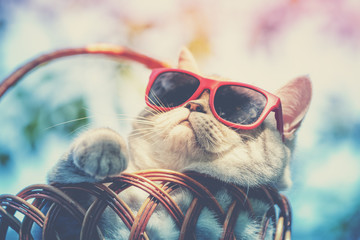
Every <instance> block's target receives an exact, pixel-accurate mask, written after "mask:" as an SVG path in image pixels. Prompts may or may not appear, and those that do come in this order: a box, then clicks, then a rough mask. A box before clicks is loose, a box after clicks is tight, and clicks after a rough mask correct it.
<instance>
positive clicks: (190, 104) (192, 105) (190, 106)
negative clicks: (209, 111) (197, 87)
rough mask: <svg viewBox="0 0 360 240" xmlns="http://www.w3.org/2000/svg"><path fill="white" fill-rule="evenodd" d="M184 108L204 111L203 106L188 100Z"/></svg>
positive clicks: (191, 110) (192, 110)
mask: <svg viewBox="0 0 360 240" xmlns="http://www.w3.org/2000/svg"><path fill="white" fill-rule="evenodd" d="M185 108H187V109H189V110H190V112H203V113H204V112H205V109H204V106H203V105H201V104H200V103H196V102H188V103H187V104H186V105H185Z"/></svg>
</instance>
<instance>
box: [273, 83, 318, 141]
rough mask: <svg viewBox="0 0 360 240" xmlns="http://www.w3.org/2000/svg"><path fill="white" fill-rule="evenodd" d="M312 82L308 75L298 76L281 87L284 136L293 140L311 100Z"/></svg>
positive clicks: (278, 93) (278, 94)
mask: <svg viewBox="0 0 360 240" xmlns="http://www.w3.org/2000/svg"><path fill="white" fill-rule="evenodd" d="M311 89H312V88H311V82H310V79H309V77H308V76H302V77H298V78H296V79H294V80H292V81H290V82H289V83H288V84H286V85H285V86H284V87H282V88H281V89H279V90H278V91H277V93H276V95H277V96H278V97H279V98H280V100H281V104H282V111H283V122H284V137H285V138H286V139H288V140H291V139H292V138H293V137H294V133H295V131H296V130H297V129H298V128H299V126H300V124H301V122H302V120H303V118H304V116H305V114H306V112H307V110H308V108H309V105H310V100H311V92H312V90H311Z"/></svg>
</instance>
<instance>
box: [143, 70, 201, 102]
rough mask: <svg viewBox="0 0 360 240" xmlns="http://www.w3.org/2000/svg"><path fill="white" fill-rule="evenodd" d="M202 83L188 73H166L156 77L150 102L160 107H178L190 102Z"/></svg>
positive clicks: (150, 94)
mask: <svg viewBox="0 0 360 240" xmlns="http://www.w3.org/2000/svg"><path fill="white" fill-rule="evenodd" d="M199 85H200V81H199V80H198V79H197V78H195V77H193V76H191V75H189V74H186V73H181V72H164V73H161V74H159V76H157V77H156V79H155V81H154V83H153V85H152V86H151V89H150V92H149V98H148V100H149V102H150V103H151V104H153V105H155V106H158V107H168V108H169V107H177V106H179V105H181V104H183V103H184V102H186V100H188V99H189V98H190V97H191V96H192V95H193V94H194V93H195V91H196V89H197V88H198V87H199Z"/></svg>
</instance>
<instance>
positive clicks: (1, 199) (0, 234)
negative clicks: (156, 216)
mask: <svg viewBox="0 0 360 240" xmlns="http://www.w3.org/2000/svg"><path fill="white" fill-rule="evenodd" d="M106 182H107V183H109V185H108V184H106V185H105V184H102V183H80V184H68V185H60V184H55V185H51V186H50V185H33V186H29V187H27V188H25V189H24V190H22V191H21V192H19V193H18V194H17V195H16V196H12V195H1V196H0V216H1V222H0V240H4V239H6V234H7V231H8V228H9V227H10V228H12V229H13V230H15V231H16V232H17V233H18V234H19V238H20V239H32V236H31V228H32V225H33V224H34V223H35V224H37V225H38V226H39V227H40V228H42V231H43V239H49V240H50V239H60V238H59V236H58V235H57V234H56V229H55V228H54V222H55V220H56V217H57V214H58V212H59V210H61V209H62V210H65V211H67V212H69V213H70V214H71V215H72V216H73V217H74V218H76V219H77V220H78V221H79V222H80V223H82V227H81V234H80V239H81V240H85V239H103V236H102V234H101V231H100V230H99V229H98V228H97V222H98V221H99V219H100V217H101V215H102V213H103V211H104V210H105V208H106V207H108V206H109V207H110V208H112V209H113V211H115V212H116V214H117V215H118V217H119V218H120V219H121V220H122V221H123V222H124V223H125V225H126V226H127V227H128V228H129V230H130V238H129V239H149V238H148V237H147V234H146V225H147V223H148V221H149V219H150V217H151V214H152V213H153V212H154V211H155V210H156V207H157V205H159V204H161V205H162V206H163V207H164V208H165V209H166V210H167V212H168V213H169V215H171V217H172V218H173V219H174V221H175V223H176V224H177V227H178V228H179V229H180V237H179V239H186V240H188V239H195V236H194V232H195V230H194V229H195V227H196V222H197V219H198V217H199V215H200V213H201V210H202V209H203V208H204V207H208V208H209V209H211V210H212V211H214V212H215V213H216V214H217V216H218V219H219V221H220V223H221V224H222V226H223V236H222V239H235V237H234V234H233V233H234V227H235V221H236V219H237V216H238V215H239V213H240V212H241V211H248V212H250V213H251V212H252V206H251V201H249V198H259V199H262V200H263V201H266V202H268V203H269V204H270V205H271V206H273V207H271V208H270V209H269V211H268V212H267V213H266V215H265V216H264V218H263V221H262V231H261V232H260V233H259V239H264V238H265V234H266V229H267V227H268V224H269V223H270V222H271V223H272V224H274V228H275V229H276V231H275V233H274V236H272V237H273V238H274V239H290V235H291V214H290V207H289V203H288V201H287V199H286V197H284V196H283V195H281V194H279V193H278V192H277V191H275V190H274V189H272V188H265V187H261V188H256V189H244V188H242V187H238V186H235V185H233V184H226V183H222V182H219V181H217V180H214V179H211V178H209V177H206V176H203V175H199V174H196V173H178V172H174V171H168V170H151V171H150V170H149V171H142V172H138V173H134V174H129V173H124V174H122V175H120V176H119V177H116V178H111V179H108V180H107V181H106ZM129 187H136V188H138V189H141V191H145V192H147V193H148V198H147V199H146V201H145V202H144V203H143V205H142V206H141V208H140V210H139V211H138V212H137V214H136V215H135V214H133V212H132V211H131V210H130V208H129V207H128V205H127V204H126V203H125V202H124V201H123V200H122V199H121V198H120V197H119V195H118V194H119V193H120V192H122V191H124V190H125V189H127V188H129ZM179 187H182V188H186V189H188V190H189V191H191V192H192V193H193V196H194V199H193V200H192V203H191V204H190V207H189V209H188V210H187V212H185V213H184V212H182V211H181V210H180V208H179V206H178V205H177V203H176V202H175V201H174V200H173V199H172V197H171V194H172V192H173V191H174V190H175V189H177V188H179ZM214 187H215V188H219V187H221V188H227V189H228V191H229V192H230V193H231V194H232V196H233V199H234V201H233V202H232V204H231V205H230V207H229V209H228V211H227V212H224V210H223V209H222V208H221V206H220V205H219V203H218V202H217V200H216V199H215V197H214V196H213V194H212V188H214ZM70 189H72V190H74V189H75V190H77V191H85V192H87V193H90V194H91V195H93V196H94V197H95V200H94V202H93V203H92V205H91V206H90V207H89V208H88V209H87V210H85V209H83V208H82V207H81V206H80V204H79V203H77V202H76V201H74V200H73V199H71V198H70V197H69V196H68V194H66V192H67V191H68V190H70ZM49 203H52V205H51V207H50V209H49V211H48V212H47V214H46V215H44V214H43V213H42V212H41V211H40V210H39V209H42V207H43V206H44V205H45V204H49ZM15 212H19V213H21V214H22V215H23V216H24V217H23V218H22V219H21V218H20V219H21V220H20V219H18V218H17V217H15V216H14V214H15Z"/></svg>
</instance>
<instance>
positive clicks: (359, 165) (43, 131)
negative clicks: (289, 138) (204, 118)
mask: <svg viewBox="0 0 360 240" xmlns="http://www.w3.org/2000/svg"><path fill="white" fill-rule="evenodd" d="M89 43H112V44H117V45H123V46H127V47H129V48H131V49H133V50H135V51H137V52H141V53H143V54H146V55H149V56H151V57H154V58H157V59H159V60H162V61H167V62H169V63H171V64H172V65H175V64H176V62H177V57H178V53H179V51H180V49H181V47H182V46H187V47H188V48H190V50H191V51H192V52H193V53H194V55H195V58H196V59H197V61H198V63H199V66H200V69H201V70H202V72H203V73H206V74H212V73H215V74H219V75H222V76H224V77H230V78H232V79H234V80H238V81H242V82H247V83H251V84H256V85H258V86H259V87H262V88H264V89H266V90H268V91H275V90H276V89H277V88H280V87H281V86H282V85H283V84H285V83H286V82H287V81H289V80H291V79H292V78H294V77H297V76H300V75H309V76H310V78H311V79H312V82H313V99H312V105H311V107H310V110H309V112H308V115H307V117H306V119H305V121H304V122H303V125H302V127H301V130H300V131H299V134H298V147H297V151H296V155H295V159H294V161H293V163H292V171H293V179H294V186H293V188H292V189H291V190H289V191H287V192H285V194H286V195H287V196H288V197H289V199H290V201H291V203H292V208H293V237H294V239H360V192H359V190H358V189H359V185H360V98H359V92H360V2H359V1H357V0H274V1H261V0H253V1H215V0H207V1H205V0H191V1H190V0H178V1H162V0H157V1H155V0H153V1H146V0H132V1H126V0H102V1H100V0H88V1H84V0H64V1H47V0H0V79H4V78H5V77H6V76H7V75H9V74H10V73H11V72H12V71H13V70H15V69H16V68H17V67H18V66H20V65H21V64H23V63H25V62H26V61H28V60H29V59H31V58H33V57H35V56H38V55H40V54H41V53H45V52H49V51H52V50H55V49H58V48H65V47H79V46H84V45H87V44H89ZM149 73H150V71H149V70H148V69H146V68H145V67H144V66H142V65H140V64H137V63H134V62H129V61H113V60H111V59H106V58H104V57H99V56H96V57H94V56H75V57H70V58H63V59H60V60H56V61H54V62H51V63H49V64H46V65H43V66H42V67H40V68H38V69H36V70H35V71H32V72H31V74H29V75H27V76H26V77H25V78H24V79H23V80H22V81H21V82H20V83H19V84H18V85H16V87H15V88H13V89H11V90H10V91H9V92H8V93H7V94H5V95H4V96H3V97H2V99H0V194H1V193H11V194H16V193H17V192H19V191H20V190H21V189H22V188H24V187H26V186H28V185H30V184H35V183H44V182H45V176H46V172H47V170H48V169H49V168H50V167H51V166H52V165H53V164H54V162H55V161H56V160H57V159H58V158H59V156H60V155H61V154H62V153H63V152H64V151H66V149H67V148H68V146H69V144H70V142H71V140H72V139H73V138H74V137H75V136H76V135H77V134H79V133H80V132H81V131H83V130H84V129H87V128H89V127H96V126H109V127H112V128H114V129H116V130H118V131H120V132H121V133H122V134H123V135H126V134H128V133H129V127H130V126H131V125H130V122H131V119H132V118H133V117H134V116H135V115H136V114H137V112H139V111H140V110H141V108H142V107H143V106H144V100H143V99H144V96H143V93H144V89H145V85H146V82H147V79H148V75H149Z"/></svg>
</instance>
